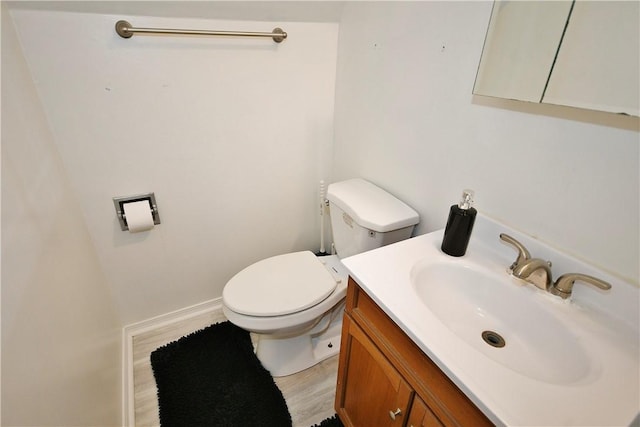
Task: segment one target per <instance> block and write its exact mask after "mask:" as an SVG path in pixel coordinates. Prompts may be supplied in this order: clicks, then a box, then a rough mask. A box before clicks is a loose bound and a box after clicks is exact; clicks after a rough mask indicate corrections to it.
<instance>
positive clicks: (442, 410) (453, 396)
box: [336, 278, 492, 427]
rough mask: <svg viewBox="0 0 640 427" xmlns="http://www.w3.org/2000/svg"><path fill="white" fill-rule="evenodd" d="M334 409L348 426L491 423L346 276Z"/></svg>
mask: <svg viewBox="0 0 640 427" xmlns="http://www.w3.org/2000/svg"><path fill="white" fill-rule="evenodd" d="M341 349H342V351H341V353H340V362H339V363H340V365H339V368H338V386H337V394H336V411H337V412H338V414H339V416H340V419H341V420H342V422H343V423H344V424H345V425H346V426H374V425H375V426H381V427H382V426H401V425H405V419H406V420H407V422H406V425H407V426H414V427H418V426H448V425H473V426H484V425H492V423H491V422H490V421H489V420H488V419H487V418H486V417H485V416H484V414H483V413H482V412H481V411H480V410H479V409H478V408H477V407H476V406H475V405H474V404H473V403H472V402H471V401H470V400H469V399H468V398H467V397H466V396H465V395H464V393H462V392H461V391H460V390H459V389H458V388H457V387H456V386H455V384H453V383H452V382H451V380H449V378H447V376H446V375H445V374H444V373H443V372H442V371H441V370H440V369H439V368H438V367H437V366H436V365H435V364H434V363H433V362H432V361H431V359H429V357H427V356H426V355H425V354H424V353H423V352H422V351H421V350H420V349H419V348H418V347H417V346H416V345H415V344H414V343H413V341H411V339H410V338H409V337H407V335H406V334H405V333H404V332H402V330H401V329H400V328H399V327H398V326H397V325H396V324H395V323H394V322H393V320H391V319H390V318H389V316H387V315H386V314H385V313H384V312H383V311H382V309H380V307H378V305H377V304H376V303H375V302H373V300H372V299H371V298H370V297H369V296H368V295H367V294H366V293H365V292H364V291H363V290H362V289H361V288H360V287H359V286H358V284H357V283H356V282H355V281H354V280H353V279H352V278H349V287H348V291H347V306H346V308H345V316H344V320H343V329H342V344H341Z"/></svg>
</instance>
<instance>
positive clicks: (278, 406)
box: [151, 322, 291, 427]
mask: <svg viewBox="0 0 640 427" xmlns="http://www.w3.org/2000/svg"><path fill="white" fill-rule="evenodd" d="M151 366H152V368H153V374H154V376H155V378H156V385H157V386H158V406H159V407H160V424H161V425H162V427H185V426H189V427H200V426H202V427H205V426H206V427H215V426H225V427H229V426H265V427H270V426H273V427H285V426H291V415H289V410H288V409H287V404H286V402H285V400H284V397H283V396H282V392H281V391H280V389H278V387H277V386H276V384H275V383H274V381H273V378H272V377H271V374H270V373H269V371H267V370H266V369H265V368H264V367H263V366H262V364H261V363H260V361H259V360H258V358H257V357H256V355H255V354H254V352H253V346H252V345H251V338H250V336H249V333H248V332H247V331H245V330H243V329H241V328H238V327H237V326H235V325H233V324H232V323H230V322H223V323H218V324H215V325H212V326H209V327H207V328H205V329H203V330H201V331H198V332H194V333H193V334H191V335H188V336H186V337H183V338H181V339H179V340H178V341H174V342H172V343H170V344H167V345H166V346H163V347H160V348H159V349H157V350H155V351H154V352H153V353H151Z"/></svg>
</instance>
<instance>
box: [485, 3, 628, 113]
mask: <svg viewBox="0 0 640 427" xmlns="http://www.w3.org/2000/svg"><path fill="white" fill-rule="evenodd" d="M473 93H474V95H484V96H491V97H498V98H506V99H514V100H520V101H529V102H535V103H549V104H556V105H565V106H571V107H578V108H586V109H590V110H600V111H607V112H612V113H622V114H627V115H632V116H640V2H638V1H588V0H574V1H568V0H561V1H502V0H496V1H495V2H494V4H493V9H492V12H491V18H490V21H489V28H488V30H487V34H486V38H485V42H484V48H483V51H482V57H481V60H480V65H479V67H478V73H477V75H476V81H475V85H474V89H473Z"/></svg>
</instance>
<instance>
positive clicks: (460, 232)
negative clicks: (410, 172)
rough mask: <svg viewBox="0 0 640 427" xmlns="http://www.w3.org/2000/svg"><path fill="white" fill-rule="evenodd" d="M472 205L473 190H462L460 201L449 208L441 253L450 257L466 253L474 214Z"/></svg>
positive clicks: (474, 217)
mask: <svg viewBox="0 0 640 427" xmlns="http://www.w3.org/2000/svg"><path fill="white" fill-rule="evenodd" d="M472 205H473V190H464V191H463V192H462V200H461V201H460V203H458V204H457V205H453V206H451V209H450V210H449V219H448V220H447V226H446V227H445V229H444V237H443V238H442V247H441V249H442V252H444V253H445V254H447V255H451V256H462V255H464V254H465V252H466V251H467V245H468V244H469V238H470V237H471V231H472V230H473V223H474V222H475V220H476V214H477V213H478V211H476V210H475V208H474V207H473V206H472Z"/></svg>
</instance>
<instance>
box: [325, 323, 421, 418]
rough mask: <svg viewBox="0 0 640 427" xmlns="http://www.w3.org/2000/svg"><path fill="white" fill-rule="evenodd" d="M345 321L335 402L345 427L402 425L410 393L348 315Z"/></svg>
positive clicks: (407, 386) (411, 392) (397, 374)
mask: <svg viewBox="0 0 640 427" xmlns="http://www.w3.org/2000/svg"><path fill="white" fill-rule="evenodd" d="M344 322H345V324H344V325H343V334H345V335H344V337H345V338H344V341H346V343H345V344H346V346H345V347H342V349H344V350H345V353H344V360H345V362H346V363H344V364H343V363H341V367H342V370H341V372H340V373H339V378H338V391H337V393H338V396H337V399H336V403H337V405H336V406H337V408H336V409H337V410H338V413H339V414H340V418H341V419H342V422H343V423H345V425H346V426H347V427H351V426H353V427H371V426H376V427H385V426H389V427H392V426H393V427H395V426H403V425H405V417H406V413H407V410H408V408H409V402H410V401H411V397H412V394H413V391H412V390H411V388H410V387H409V385H408V384H407V383H406V382H405V380H404V379H403V378H402V377H401V376H400V374H399V373H398V372H397V371H396V369H395V368H394V367H393V366H392V365H391V364H390V363H389V361H388V360H387V359H386V358H385V357H384V355H383V354H382V353H381V352H380V350H379V349H378V348H377V347H376V346H375V345H374V344H373V343H372V342H371V340H369V338H368V337H367V336H366V335H365V333H364V332H363V331H362V329H360V328H359V327H358V326H357V325H356V324H355V323H354V322H353V321H352V320H351V318H350V317H349V316H348V315H347V316H345V317H344ZM341 359H342V356H341ZM341 362H342V360H341Z"/></svg>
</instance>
